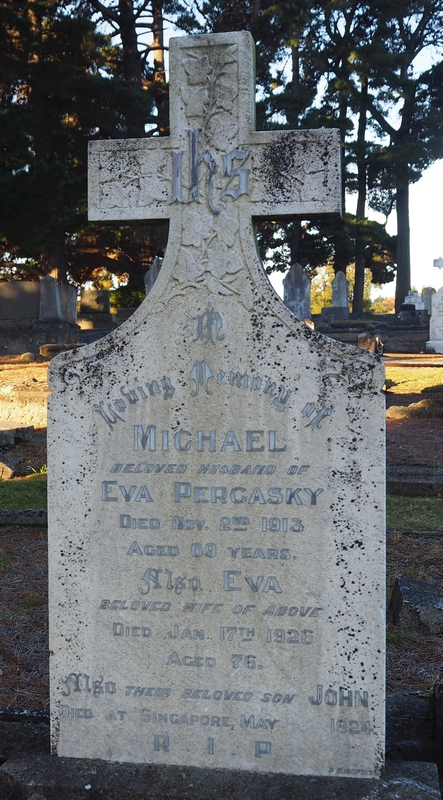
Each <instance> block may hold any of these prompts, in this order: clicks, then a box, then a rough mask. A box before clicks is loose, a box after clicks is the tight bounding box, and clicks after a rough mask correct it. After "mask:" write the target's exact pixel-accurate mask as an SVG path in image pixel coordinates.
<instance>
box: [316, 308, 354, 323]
mask: <svg viewBox="0 0 443 800" xmlns="http://www.w3.org/2000/svg"><path fill="white" fill-rule="evenodd" d="M349 315H350V314H349V308H348V306H325V307H324V308H322V310H321V318H322V321H323V322H333V321H334V320H339V319H341V320H347V319H349Z"/></svg>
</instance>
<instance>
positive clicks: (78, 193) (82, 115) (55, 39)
mask: <svg viewBox="0 0 443 800" xmlns="http://www.w3.org/2000/svg"><path fill="white" fill-rule="evenodd" d="M0 15H1V18H2V19H1V21H2V22H3V28H2V30H3V38H4V44H5V46H6V52H7V54H8V58H6V59H5V60H4V61H3V60H2V62H1V63H2V66H1V73H0V78H1V84H0V109H1V113H0V220H1V221H0V245H1V248H2V252H3V269H5V267H6V268H8V267H9V271H10V274H11V273H12V277H14V276H15V277H23V276H25V277H28V278H34V279H38V278H39V277H41V276H42V275H43V274H52V275H54V276H56V277H57V278H58V279H59V280H65V279H66V274H67V271H68V270H69V263H68V261H67V253H66V247H65V245H66V242H67V240H68V239H70V241H71V242H72V241H73V239H74V238H75V236H76V235H77V234H78V232H79V231H80V230H82V228H84V227H85V225H86V171H87V142H88V140H89V139H90V138H92V137H97V138H107V137H113V138H120V137H122V136H125V135H128V133H129V128H130V125H129V123H128V120H129V121H130V120H132V118H133V117H134V115H135V116H136V112H137V113H138V111H139V109H140V108H141V107H143V109H144V114H145V115H146V116H149V114H150V113H151V111H152V108H153V101H152V98H151V97H150V96H149V94H148V93H147V92H145V91H138V90H137V88H134V87H133V86H132V85H131V84H130V83H128V82H126V81H125V80H124V79H123V78H122V77H121V76H120V74H119V70H118V60H119V50H118V48H116V47H113V46H111V45H110V42H109V37H106V36H103V35H101V34H98V33H97V30H96V28H95V25H94V24H93V23H92V22H91V21H90V19H88V17H87V15H86V13H85V12H84V11H83V12H79V13H77V15H72V14H71V13H67V11H66V10H64V8H63V5H62V4H61V3H59V2H52V3H45V2H40V1H38V2H33V3H32V2H27V1H26V0H22V2H12V0H6V2H2V3H1V4H0ZM18 259H20V260H21V259H26V263H25V264H23V263H20V261H18ZM95 266H98V264H97V262H96V263H95Z"/></svg>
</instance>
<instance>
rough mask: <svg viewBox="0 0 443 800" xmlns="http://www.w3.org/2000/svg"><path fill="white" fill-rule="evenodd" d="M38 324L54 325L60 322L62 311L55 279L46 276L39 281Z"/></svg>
mask: <svg viewBox="0 0 443 800" xmlns="http://www.w3.org/2000/svg"><path fill="white" fill-rule="evenodd" d="M38 319H39V323H43V324H47V323H52V324H53V323H56V324H60V323H61V322H62V309H61V304H60V295H59V291H58V284H57V281H56V279H55V278H51V276H50V275H46V276H45V277H44V278H42V279H41V281H40V306H39V315H38Z"/></svg>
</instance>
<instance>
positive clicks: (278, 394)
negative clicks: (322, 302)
mask: <svg viewBox="0 0 443 800" xmlns="http://www.w3.org/2000/svg"><path fill="white" fill-rule="evenodd" d="M170 90H171V137H169V138H165V139H155V140H154V139H150V140H140V141H137V140H134V141H132V140H130V141H124V140H122V141H117V142H94V143H93V144H92V146H91V154H90V217H91V219H95V220H108V221H110V220H129V219H146V218H149V219H155V218H169V219H170V232H169V242H168V249H167V253H166V257H165V260H164V263H163V266H162V269H161V272H160V275H159V278H158V279H157V282H156V284H155V286H154V288H153V289H152V291H151V292H150V294H149V296H148V298H147V299H146V301H145V302H144V303H143V305H142V306H141V307H140V308H139V309H138V310H137V311H136V312H135V313H134V315H133V316H132V317H131V319H130V320H129V321H128V322H127V323H126V324H125V325H124V326H123V327H121V328H120V329H119V330H117V331H116V332H115V333H113V334H112V335H111V336H109V337H107V338H106V339H103V340H101V341H99V342H97V343H95V344H93V345H90V346H89V347H88V348H84V349H83V350H82V351H81V352H78V353H70V354H64V355H62V356H60V357H59V358H57V360H55V361H54V362H53V364H52V366H51V374H50V381H51V387H52V391H53V394H52V397H51V398H50V408H49V441H50V449H49V452H50V455H49V459H50V462H49V463H50V511H49V516H50V609H51V612H50V613H51V643H50V647H51V713H52V743H53V750H54V752H55V753H58V754H59V755H62V756H74V757H87V758H101V759H106V760H110V761H133V762H143V763H144V762H152V763H162V764H182V765H196V766H205V767H207V766H209V767H229V768H236V769H245V770H254V771H262V772H286V773H299V774H312V775H341V776H343V775H352V776H354V777H373V776H374V775H378V774H379V771H380V768H381V766H382V760H383V751H384V733H383V699H384V645H383V638H384V637H383V635H384V627H383V600H384V571H383V553H384V550H383V523H384V518H383V514H384V508H383V505H384V504H383V497H384V471H383V447H384V440H383V398H382V395H381V394H380V388H381V386H382V383H383V375H382V367H381V365H380V363H379V362H378V361H377V359H376V358H374V357H373V356H372V355H371V354H368V353H366V352H365V351H352V352H351V351H349V350H347V349H346V348H345V347H344V346H342V345H339V344H337V343H335V342H333V341H331V340H328V339H325V338H323V337H321V336H319V335H316V334H315V333H313V332H312V331H311V330H310V329H309V328H307V327H305V326H304V325H303V324H302V323H299V322H298V321H297V320H296V319H295V318H294V317H293V316H292V314H291V313H290V312H289V311H288V310H287V309H286V308H285V307H284V306H283V304H282V303H281V302H280V301H279V300H278V298H277V297H276V296H275V295H274V293H273V291H272V289H271V288H270V286H269V283H268V281H267V278H266V276H265V274H264V272H263V269H262V266H261V264H260V262H259V258H258V255H257V250H256V245H255V240H254V235H253V228H252V218H253V217H254V216H271V215H280V216H281V215H284V214H289V215H300V216H308V215H312V214H319V213H333V212H338V211H339V196H340V190H339V149H340V148H339V139H338V134H337V133H336V132H335V131H296V132H292V131H283V132H265V133H260V132H256V131H255V130H254V81H253V54H252V42H251V39H250V37H249V35H248V34H247V33H238V34H220V35H216V36H211V37H209V36H198V37H188V38H181V39H175V40H172V42H171V86H170Z"/></svg>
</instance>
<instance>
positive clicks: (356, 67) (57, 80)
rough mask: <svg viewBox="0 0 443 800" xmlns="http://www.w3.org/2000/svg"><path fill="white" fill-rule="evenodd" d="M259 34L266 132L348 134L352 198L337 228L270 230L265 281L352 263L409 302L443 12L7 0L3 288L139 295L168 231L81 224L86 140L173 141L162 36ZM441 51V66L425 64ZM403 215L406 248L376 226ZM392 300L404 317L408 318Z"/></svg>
mask: <svg viewBox="0 0 443 800" xmlns="http://www.w3.org/2000/svg"><path fill="white" fill-rule="evenodd" d="M166 21H172V22H173V23H174V24H175V25H176V26H178V27H179V28H180V29H181V30H184V31H187V32H194V33H195V32H197V33H198V32H219V31H228V30H250V31H251V33H252V35H253V37H254V39H255V41H256V43H257V87H258V98H259V99H258V104H257V116H258V120H257V127H258V128H259V129H260V128H262V129H271V128H275V127H280V128H281V127H290V128H306V127H338V128H339V130H340V132H341V136H342V151H343V164H344V183H343V186H342V196H343V200H345V196H346V191H347V192H349V191H351V192H356V193H357V198H358V200H357V213H356V215H355V216H352V215H350V214H346V215H345V217H344V219H343V220H342V221H340V220H339V219H335V220H322V219H310V220H309V221H302V220H292V221H287V222H285V223H279V224H276V223H275V222H274V223H272V222H264V223H263V222H260V223H259V224H258V226H257V230H258V240H259V247H260V251H261V253H262V256H263V258H265V259H266V263H267V268H268V270H272V269H277V270H280V271H285V270H286V269H288V268H289V267H290V265H291V264H292V263H295V262H299V263H301V264H302V265H303V267H304V268H305V269H306V271H307V272H308V274H310V275H311V276H312V275H313V274H314V273H315V271H316V270H317V268H318V267H320V266H324V265H325V264H327V263H330V262H331V263H333V265H334V269H335V271H337V270H339V269H341V270H344V271H345V270H346V268H347V267H349V265H351V264H355V268H356V272H355V292H354V295H355V297H354V310H359V309H360V310H361V308H362V303H363V292H364V271H365V269H366V270H367V269H370V270H371V272H372V275H373V281H374V282H375V283H378V284H382V283H387V282H389V281H391V280H392V279H393V276H394V274H395V271H396V269H398V272H399V280H398V281H397V285H398V297H400V296H401V299H403V297H404V296H405V294H406V293H407V290H408V288H409V283H408V282H409V238H408V235H409V234H408V213H409V212H408V186H409V183H410V182H411V181H415V180H418V178H419V177H420V175H421V173H422V171H423V169H425V168H426V166H428V165H429V164H430V163H432V161H433V160H435V159H436V158H439V157H442V155H443V136H442V127H443V90H442V88H441V87H442V85H443V62H442V61H441V52H442V49H443V26H442V24H441V23H442V21H443V0H418V1H417V0H395V2H394V3H393V4H391V5H389V6H387V5H386V4H380V3H378V2H375V0H366V1H365V2H364V3H361V2H359V0H316V2H314V3H308V2H307V0H279V1H278V2H273V3H271V2H269V0H238V2H234V0H199V2H194V1H193V0H116V1H115V2H113V0H73V2H72V3H71V4H67V3H66V2H65V0H0V23H1V24H0V48H1V52H2V56H1V58H0V259H1V263H0V279H2V278H3V279H4V278H11V277H12V278H15V279H22V278H24V277H26V278H28V279H39V278H40V277H41V276H42V274H55V275H56V276H57V277H58V278H59V279H61V280H63V279H65V277H66V274H68V275H69V276H70V277H71V279H72V280H73V281H74V282H76V283H78V284H83V283H85V281H87V280H89V279H90V278H91V276H93V273H94V271H95V270H105V271H107V272H109V273H112V274H114V275H116V276H117V277H118V276H120V278H121V276H122V275H124V274H128V275H130V278H131V281H132V280H135V281H136V282H139V283H140V281H141V279H142V277H143V274H144V272H146V270H147V269H148V268H149V265H150V263H151V262H152V259H153V257H154V255H157V254H158V255H162V253H163V250H164V246H165V242H166V236H167V233H166V228H165V227H163V228H161V226H158V225H156V226H155V227H154V226H149V225H146V224H144V225H141V226H137V225H135V224H134V225H129V226H124V227H122V226H104V225H88V224H87V221H86V145H87V141H88V140H89V139H91V138H110V137H112V138H121V137H127V136H138V137H142V136H146V135H153V134H160V135H166V134H167V133H168V108H167V105H168V96H167V85H166V80H165V60H164V52H165V44H164V34H163V29H164V25H165V22H166ZM430 48H433V50H432V52H433V55H434V65H433V66H432V67H431V68H430V69H425V70H423V69H421V68H420V66H419V58H420V56H421V55H422V54H423V53H425V52H427V51H429V50H430ZM368 204H369V205H370V206H371V207H372V208H375V209H377V210H378V211H381V212H382V213H384V214H385V215H388V213H389V212H390V211H391V209H392V208H393V206H394V204H395V205H396V211H397V216H398V220H399V233H398V236H397V238H396V240H394V239H393V238H391V237H389V236H388V235H387V234H386V231H385V228H384V226H381V225H378V224H377V223H373V222H370V221H368V220H367V218H366V206H367V205H368ZM398 297H397V303H398Z"/></svg>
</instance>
